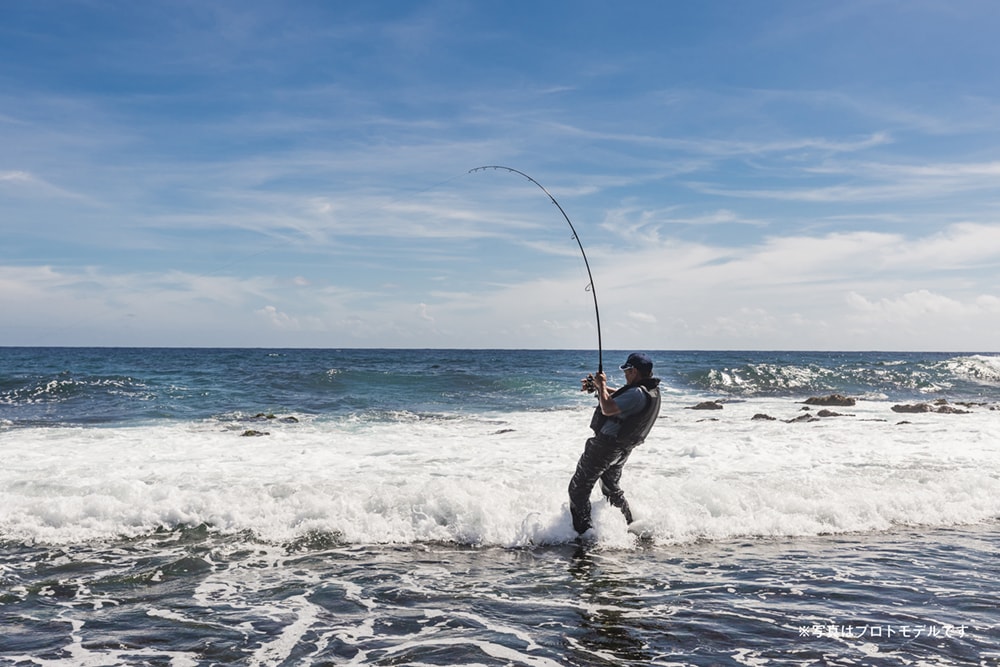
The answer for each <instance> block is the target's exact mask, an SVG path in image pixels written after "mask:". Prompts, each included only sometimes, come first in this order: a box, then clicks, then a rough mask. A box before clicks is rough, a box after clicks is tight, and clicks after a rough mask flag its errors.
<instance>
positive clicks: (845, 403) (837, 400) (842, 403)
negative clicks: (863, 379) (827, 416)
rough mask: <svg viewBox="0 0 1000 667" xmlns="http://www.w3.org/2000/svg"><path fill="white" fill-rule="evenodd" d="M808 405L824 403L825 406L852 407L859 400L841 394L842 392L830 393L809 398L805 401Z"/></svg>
mask: <svg viewBox="0 0 1000 667" xmlns="http://www.w3.org/2000/svg"><path fill="white" fill-rule="evenodd" d="M803 402H804V403H805V404H806V405H823V406H831V405H833V406H838V407H851V406H852V405H856V404H857V401H856V400H855V399H853V398H851V397H849V396H841V395H840V394H830V395H829V396H813V397H812V398H807V399H806V400H805V401H803Z"/></svg>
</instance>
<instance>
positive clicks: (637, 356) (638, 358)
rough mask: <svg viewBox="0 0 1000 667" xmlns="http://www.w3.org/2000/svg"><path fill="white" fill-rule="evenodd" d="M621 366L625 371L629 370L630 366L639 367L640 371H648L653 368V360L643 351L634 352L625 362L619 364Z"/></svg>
mask: <svg viewBox="0 0 1000 667" xmlns="http://www.w3.org/2000/svg"><path fill="white" fill-rule="evenodd" d="M619 368H621V369H622V370H623V371H624V370H628V369H629V368H638V369H639V370H640V371H642V372H644V373H648V372H650V371H651V370H653V360H652V359H650V358H649V357H648V356H646V355H645V354H643V353H642V352H633V353H632V354H630V355H628V359H626V360H625V363H624V364H622V365H621V366H619Z"/></svg>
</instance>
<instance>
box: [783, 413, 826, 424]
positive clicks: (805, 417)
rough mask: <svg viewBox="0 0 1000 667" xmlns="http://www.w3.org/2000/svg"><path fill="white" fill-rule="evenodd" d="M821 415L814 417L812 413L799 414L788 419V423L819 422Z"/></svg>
mask: <svg viewBox="0 0 1000 667" xmlns="http://www.w3.org/2000/svg"><path fill="white" fill-rule="evenodd" d="M818 421H819V417H813V416H812V415H799V416H798V417H796V418H795V419H786V420H785V423H786V424H795V423H796V422H818Z"/></svg>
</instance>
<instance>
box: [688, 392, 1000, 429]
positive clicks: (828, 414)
mask: <svg viewBox="0 0 1000 667" xmlns="http://www.w3.org/2000/svg"><path fill="white" fill-rule="evenodd" d="M724 402H725V401H724V400H723V399H716V400H711V401H702V402H701V403H698V404H697V405H691V406H688V407H686V408H685V409H686V410H722V409H723V407H724ZM800 404H804V407H802V410H803V411H804V414H801V415H799V416H798V417H794V418H791V419H780V420H779V419H778V418H777V417H774V416H772V415H769V414H765V413H763V412H758V413H757V414H755V415H754V416H753V417H751V418H750V421H782V422H784V423H786V424H796V423H810V422H818V421H822V420H824V419H834V418H838V417H845V418H846V417H856V416H857V415H854V414H845V413H842V412H836V411H834V410H829V409H827V407H829V406H838V407H839V406H844V407H850V406H855V405H857V404H858V399H856V398H854V397H851V396H843V395H841V394H830V395H828V396H813V397H810V398H807V399H806V400H804V401H800ZM812 406H823V409H822V410H819V411H817V412H815V413H813V412H812ZM959 406H961V407H959ZM975 407H979V408H984V409H988V410H1000V404H991V403H974V402H965V401H956V403H955V404H951V403H949V402H948V401H947V400H945V399H943V398H942V399H938V400H936V401H934V402H933V403H913V404H897V405H893V406H892V407H891V408H890V409H891V410H892V411H893V412H895V413H900V414H921V413H926V414H939V415H967V414H972V412H973V410H971V409H966V408H975ZM702 421H704V420H702ZM711 421H717V420H716V419H715V418H712V419H711ZM862 421H888V420H886V419H878V418H869V419H864V420H862ZM910 423H912V422H907V421H903V422H899V424H910Z"/></svg>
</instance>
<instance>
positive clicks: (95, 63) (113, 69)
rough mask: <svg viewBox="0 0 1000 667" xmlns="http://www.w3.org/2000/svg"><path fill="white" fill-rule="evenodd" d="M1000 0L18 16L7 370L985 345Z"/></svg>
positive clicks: (993, 272) (992, 345)
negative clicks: (200, 352)
mask: <svg viewBox="0 0 1000 667" xmlns="http://www.w3.org/2000/svg"><path fill="white" fill-rule="evenodd" d="M997 34H1000V5H997V4H996V3H993V2H986V1H983V2H976V1H968V2H957V3H956V2H950V1H942V2H935V1H920V0H905V1H899V2H879V1H875V0H864V1H860V2H855V1H852V0H846V1H841V2H799V1H789V2H781V1H774V2H760V3H755V2H742V1H735V0H734V1H731V2H729V1H718V2H668V1H659V2H623V3H607V2H579V1H575V2H558V1H553V2H506V3H485V2H467V1H462V2H459V1H442V2H370V3H346V2H325V1H324V2H318V1H317V2H288V3H279V2H253V1H251V2H247V1H244V0H241V1H238V2H237V1H233V2H227V1H217V2H200V1H199V2H182V1H174V2H155V1H150V2H131V1H122V2H115V1H109V2H93V1H80V2H66V1H59V0H40V1H38V2H5V3H2V4H0V146H2V147H3V148H2V149H0V225H2V237H3V242H2V243H0V312H2V313H3V315H2V318H3V319H2V324H0V345H137V346H146V345H149V346H159V345H166V346H280V347H300V346H301V347H513V348H522V347H523V348H588V347H593V346H594V345H595V344H596V329H595V323H594V319H595V318H594V309H593V301H592V297H591V294H590V293H589V292H588V291H587V289H586V287H587V283H588V279H587V275H586V270H585V268H584V264H583V260H582V258H581V256H580V253H579V249H578V248H577V246H576V243H575V242H574V241H573V239H572V236H571V233H570V230H569V227H568V226H567V225H566V223H565V220H563V218H562V216H561V215H560V214H559V211H558V209H556V208H555V207H554V206H553V205H552V203H551V202H550V201H549V200H548V198H546V197H545V194H544V193H543V192H542V191H541V190H539V189H538V188H536V187H535V186H534V185H532V184H531V183H530V182H529V181H527V180H525V179H523V178H521V177H520V176H517V175H516V174H511V173H507V172H501V171H496V172H493V171H487V172H475V173H468V172H469V170H470V169H472V168H474V167H478V166H480V165H492V164H500V165H506V166H510V167H513V168H515V169H519V170H521V171H523V172H525V173H527V174H529V175H530V176H532V177H533V178H535V179H536V180H537V181H539V182H540V183H541V184H542V185H543V186H545V188H546V189H547V190H548V191H549V192H551V193H552V194H553V195H554V196H555V197H556V199H557V200H558V201H559V203H560V204H561V205H562V207H563V209H565V211H566V212H567V214H568V215H569V217H570V218H571V220H572V221H573V224H574V226H575V227H576V229H577V231H578V233H579V235H580V238H581V240H582V242H583V245H584V247H585V249H586V251H587V255H588V258H589V260H590V265H591V268H592V270H593V274H594V283H595V286H596V289H597V295H598V301H599V304H600V308H601V321H602V333H603V339H604V346H605V348H608V349H619V348H646V349H832V350H837V349H844V350H854V349H895V350H948V351H995V350H997V342H996V340H997V339H996V333H995V332H996V331H998V330H1000V154H998V149H1000V75H998V72H1000V57H998V56H1000V42H997V40H996V35H997Z"/></svg>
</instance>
